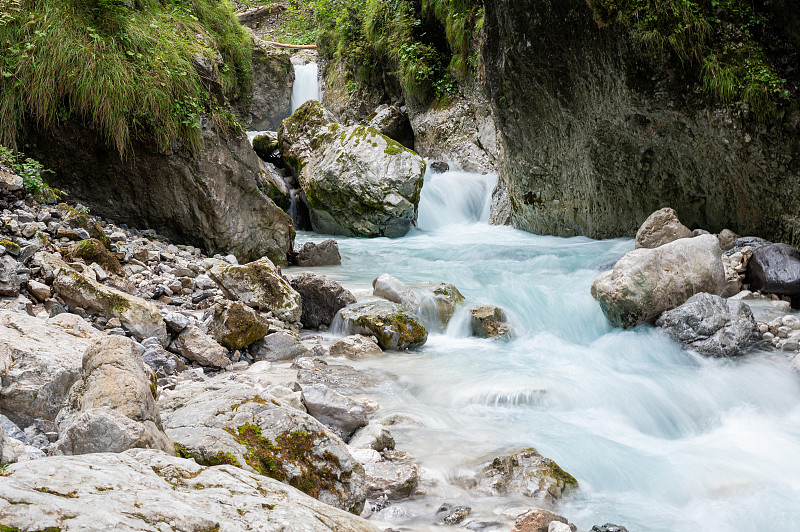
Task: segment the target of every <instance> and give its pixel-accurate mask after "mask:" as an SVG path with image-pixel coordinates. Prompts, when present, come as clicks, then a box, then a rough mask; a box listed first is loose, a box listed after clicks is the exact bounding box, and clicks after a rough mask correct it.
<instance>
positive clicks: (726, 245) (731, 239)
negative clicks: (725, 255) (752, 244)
mask: <svg viewBox="0 0 800 532" xmlns="http://www.w3.org/2000/svg"><path fill="white" fill-rule="evenodd" d="M738 238H739V235H737V234H736V233H734V232H733V231H731V230H730V229H723V230H722V231H720V232H719V234H718V235H717V240H719V247H720V249H721V250H722V251H729V250H731V249H733V248H734V247H736V240H737V239H738Z"/></svg>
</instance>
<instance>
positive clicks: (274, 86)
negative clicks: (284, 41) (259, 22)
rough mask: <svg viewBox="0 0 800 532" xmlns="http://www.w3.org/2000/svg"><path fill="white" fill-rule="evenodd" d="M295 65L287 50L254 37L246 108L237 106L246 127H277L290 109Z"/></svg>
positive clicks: (260, 129) (258, 128) (267, 128)
mask: <svg viewBox="0 0 800 532" xmlns="http://www.w3.org/2000/svg"><path fill="white" fill-rule="evenodd" d="M293 82H294V68H293V67H292V54H291V53H290V51H289V50H286V49H281V48H276V47H274V46H270V45H268V44H267V43H265V42H264V41H261V40H260V39H254V40H253V84H252V93H251V95H250V98H249V101H248V102H247V103H248V105H247V108H246V109H240V110H239V114H240V115H242V118H243V119H244V122H245V123H249V126H248V129H251V130H254V131H264V130H270V131H274V130H275V129H277V128H278V126H279V125H280V123H281V120H283V119H284V118H285V117H286V116H288V115H289V111H290V110H291V97H292V83H293Z"/></svg>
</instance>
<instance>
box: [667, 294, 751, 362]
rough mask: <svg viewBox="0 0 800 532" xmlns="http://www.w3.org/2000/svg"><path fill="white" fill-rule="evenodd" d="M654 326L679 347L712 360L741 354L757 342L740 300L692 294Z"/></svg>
mask: <svg viewBox="0 0 800 532" xmlns="http://www.w3.org/2000/svg"><path fill="white" fill-rule="evenodd" d="M656 326H657V327H660V328H661V329H663V330H664V332H666V333H667V334H668V335H670V336H671V337H673V338H675V339H676V340H678V341H679V342H681V343H682V344H684V345H686V346H688V347H690V348H692V349H695V350H696V351H698V352H699V353H702V354H704V355H706V356H712V357H723V356H738V355H743V354H744V353H745V352H746V351H747V349H748V348H749V347H751V346H752V345H753V344H754V343H755V342H757V341H758V340H759V339H760V334H759V332H758V323H756V320H755V319H754V318H753V312H752V311H751V310H750V307H749V306H747V305H746V304H745V303H743V302H742V301H739V300H733V299H724V298H722V297H720V296H715V295H711V294H706V293H700V294H695V295H693V296H692V297H690V298H689V299H688V300H687V301H686V303H684V304H683V305H681V306H679V307H678V308H675V309H672V310H668V311H666V312H664V313H663V314H662V315H661V316H659V318H658V319H657V320H656Z"/></svg>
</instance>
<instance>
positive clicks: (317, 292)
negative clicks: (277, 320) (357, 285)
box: [291, 273, 356, 329]
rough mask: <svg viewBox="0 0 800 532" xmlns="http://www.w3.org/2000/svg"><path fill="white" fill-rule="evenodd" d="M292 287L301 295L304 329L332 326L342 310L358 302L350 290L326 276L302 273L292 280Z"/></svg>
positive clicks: (301, 319)
mask: <svg viewBox="0 0 800 532" xmlns="http://www.w3.org/2000/svg"><path fill="white" fill-rule="evenodd" d="M291 285H292V288H294V289H295V290H296V291H297V293H299V294H300V298H301V301H302V307H303V313H302V315H301V317H300V321H301V322H302V323H303V326H304V327H309V328H312V329H315V328H317V327H319V326H320V325H330V324H331V321H333V317H334V316H335V315H336V313H337V312H338V311H339V310H340V309H342V308H344V307H346V306H347V305H350V304H352V303H355V302H356V298H355V296H354V295H353V294H352V293H351V292H350V291H349V290H347V289H345V288H343V287H342V285H340V284H339V283H337V282H336V281H334V280H333V279H329V278H328V277H325V276H324V275H317V274H314V273H302V274H300V275H298V276H296V277H293V278H292V280H291Z"/></svg>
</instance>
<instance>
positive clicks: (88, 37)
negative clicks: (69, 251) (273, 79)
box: [0, 0, 252, 155]
mask: <svg viewBox="0 0 800 532" xmlns="http://www.w3.org/2000/svg"><path fill="white" fill-rule="evenodd" d="M0 12H2V13H3V15H2V18H0V143H2V144H5V145H7V146H11V147H12V148H16V145H17V140H18V135H19V133H20V130H21V128H22V127H23V126H24V125H25V124H26V122H28V121H34V122H36V123H37V124H38V125H40V126H43V127H49V126H52V125H54V124H56V123H58V122H59V121H63V120H68V119H71V118H74V119H77V120H80V121H83V122H84V123H85V124H86V125H88V126H89V127H91V128H92V129H94V130H96V131H97V132H98V133H99V134H100V135H102V137H103V138H104V139H105V140H106V141H107V143H108V144H109V145H110V146H113V147H114V148H116V149H117V151H118V152H119V153H120V155H124V154H125V153H126V152H127V151H128V150H129V148H130V146H131V142H132V140H133V139H147V140H152V141H154V142H155V144H156V146H157V148H158V149H159V150H165V149H166V148H167V147H170V146H172V144H173V143H174V142H176V141H180V142H181V143H183V144H184V145H186V146H187V147H189V148H190V149H191V150H193V151H198V150H199V149H201V148H202V131H201V130H200V124H199V117H200V116H201V115H203V114H206V115H212V116H213V115H214V114H215V113H216V112H218V110H219V109H220V108H223V107H224V105H223V104H224V102H219V101H215V100H214V99H212V98H211V97H210V90H211V88H212V87H211V83H210V81H209V80H205V79H203V78H202V77H201V75H200V74H199V73H198V71H197V70H196V69H195V66H194V60H195V58H196V57H199V56H203V57H205V58H206V62H208V63H211V64H214V63H215V62H216V53H217V51H219V52H220V54H221V55H222V59H223V64H222V66H221V68H220V69H219V78H220V82H221V85H222V89H223V93H224V96H225V97H227V98H230V99H235V98H237V97H240V96H241V94H242V91H243V88H244V87H245V86H247V85H248V84H249V82H250V81H251V79H252V63H251V62H252V57H251V54H252V49H251V45H250V40H249V37H248V35H247V34H246V32H245V31H244V30H243V28H241V26H240V25H239V24H238V22H237V21H236V19H235V17H234V16H233V6H232V4H231V3H230V2H228V1H226V0H223V1H214V0H162V1H158V0H132V1H130V2H124V3H123V2H116V1H113V0H74V1H70V2H65V1H63V0H0Z"/></svg>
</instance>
